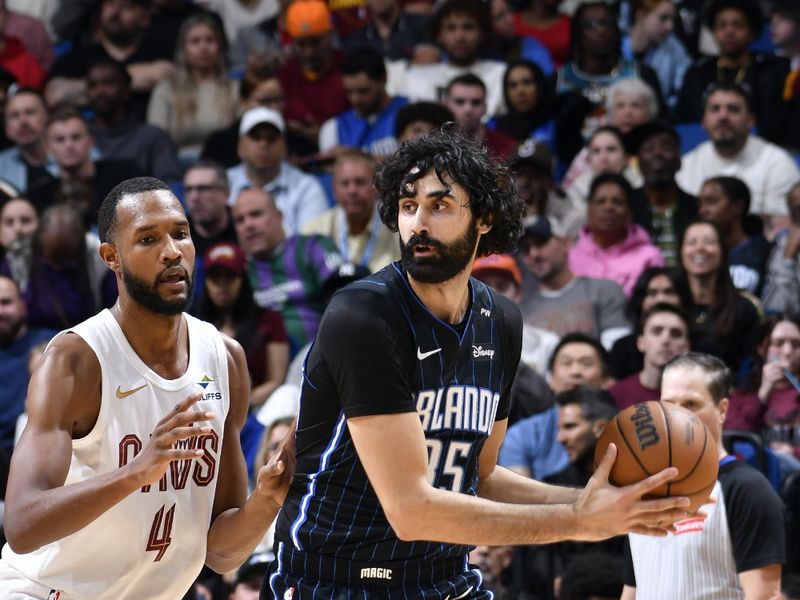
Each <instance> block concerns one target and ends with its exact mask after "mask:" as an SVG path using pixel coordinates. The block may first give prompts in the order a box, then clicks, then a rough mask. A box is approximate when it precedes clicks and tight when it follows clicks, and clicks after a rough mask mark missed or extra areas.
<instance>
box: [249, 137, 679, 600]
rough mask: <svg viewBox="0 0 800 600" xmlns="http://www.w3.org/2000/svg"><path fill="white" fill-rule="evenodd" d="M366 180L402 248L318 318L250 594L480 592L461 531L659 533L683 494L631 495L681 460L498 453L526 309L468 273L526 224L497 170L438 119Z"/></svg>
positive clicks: (481, 540)
mask: <svg viewBox="0 0 800 600" xmlns="http://www.w3.org/2000/svg"><path fill="white" fill-rule="evenodd" d="M376 186H377V188H378V191H379V193H380V197H381V199H380V205H379V210H380V215H381V218H382V220H383V222H384V223H385V224H386V225H387V226H389V227H390V228H391V229H393V230H394V231H399V234H400V244H401V256H402V259H401V261H400V262H397V263H393V264H391V265H389V266H388V267H386V268H384V269H383V270H381V271H379V272H378V273H375V274H374V275H371V276H369V277H367V278H366V279H362V280H360V281H359V282H356V283H354V284H352V285H350V286H348V287H346V288H344V289H343V290H341V291H339V292H338V293H337V294H336V295H335V296H334V297H333V298H332V300H331V302H330V304H329V306H328V308H327V310H326V312H325V315H324V317H323V319H322V323H321V325H320V329H319V333H318V334H317V338H316V341H315V343H314V345H313V347H312V348H311V351H310V352H309V355H308V357H307V359H306V364H305V370H304V380H303V391H302V400H301V408H300V417H299V422H298V426H297V469H296V474H295V478H294V480H293V483H292V486H291V489H290V491H289V495H288V496H287V499H286V502H285V503H284V507H283V510H282V512H281V513H280V515H279V518H278V524H277V532H276V536H275V537H276V541H277V554H276V555H277V559H276V561H275V562H274V563H273V564H272V566H271V569H270V572H269V573H268V575H267V577H266V579H265V580H264V584H263V587H262V593H261V597H262V598H277V599H284V600H292V599H295V600H296V599H298V598H299V599H302V600H306V599H322V598H326V599H327V598H392V599H394V598H427V599H439V600H455V599H456V598H491V593H490V592H488V591H484V590H482V589H481V575H480V572H479V571H478V570H477V569H471V568H470V567H469V566H468V564H467V559H466V556H467V552H468V551H469V549H470V546H472V545H475V544H487V545H499V544H538V543H549V542H555V541H560V540H564V539H579V540H599V539H603V538H607V537H611V536H613V535H618V534H622V533H625V532H628V531H638V532H643V533H653V534H665V533H666V531H667V529H666V528H665V527H664V526H663V525H659V524H663V523H670V524H671V523H674V522H675V521H677V520H679V519H680V518H682V517H683V516H685V514H686V513H685V508H683V507H685V506H686V505H687V504H688V500H687V499H680V498H672V499H663V500H652V501H643V500H642V495H643V494H645V493H646V492H647V491H648V490H650V489H652V488H654V487H656V486H658V485H660V484H661V483H663V482H664V481H666V480H668V479H670V478H672V477H674V476H675V475H676V470H675V469H667V470H665V471H662V472H661V473H659V474H657V475H654V476H652V477H650V478H648V479H647V480H645V481H644V482H641V483H640V484H637V485H634V486H631V487H627V488H615V487H612V486H610V485H609V484H608V473H609V470H610V468H611V465H612V464H613V461H614V457H615V450H614V449H613V448H612V449H611V450H610V451H609V453H608V454H607V455H606V457H605V458H604V460H603V461H602V463H601V465H600V467H599V468H598V470H597V473H596V475H595V476H594V477H593V478H592V480H591V481H590V482H589V484H588V485H587V486H586V488H585V489H583V490H578V489H568V488H561V487H556V486H550V485H545V484H542V483H539V482H536V481H534V480H531V479H527V478H525V477H522V476H518V475H516V474H514V473H512V472H510V471H508V470H506V469H503V468H501V467H499V466H497V465H496V460H497V453H498V450H499V448H500V444H501V442H502V440H503V436H504V434H505V430H506V417H507V415H508V411H509V389H510V387H511V382H512V380H513V378H514V374H515V372H516V368H517V363H518V362H519V358H520V346H521V317H520V313H519V311H518V310H517V307H516V306H514V305H513V304H512V303H511V302H510V301H508V300H507V299H505V298H504V297H502V296H501V295H499V294H496V293H494V292H493V291H492V290H491V289H490V288H488V287H486V286H485V285H483V284H482V283H480V282H479V281H477V280H475V279H471V278H470V272H471V269H472V262H473V260H474V259H475V256H476V254H477V255H481V256H482V255H486V254H490V253H494V252H508V251H511V250H512V249H513V248H514V247H515V245H516V242H517V239H518V238H519V236H520V233H521V231H522V226H521V220H522V217H523V213H524V210H525V209H524V206H523V204H522V203H521V202H520V200H519V199H518V197H517V194H516V190H515V188H514V186H513V184H512V182H511V177H510V176H509V173H508V172H507V170H506V169H505V168H501V167H499V166H498V165H496V164H495V163H493V162H492V161H491V160H490V159H488V158H487V155H486V152H485V151H484V150H483V149H482V148H481V147H480V146H479V145H478V144H477V143H475V142H474V141H472V140H471V139H468V138H466V137H465V136H463V135H462V134H459V133H457V132H456V131H455V130H453V129H451V128H449V127H445V128H444V129H443V130H442V131H439V132H434V133H432V134H428V135H426V136H424V137H422V138H420V139H418V140H416V141H413V142H407V143H405V144H404V145H403V146H402V148H401V149H400V150H399V151H398V152H397V153H396V154H395V155H394V156H393V157H392V158H390V159H389V160H387V161H386V162H385V163H384V164H383V165H382V166H381V168H380V170H379V173H378V175H377V176H376Z"/></svg>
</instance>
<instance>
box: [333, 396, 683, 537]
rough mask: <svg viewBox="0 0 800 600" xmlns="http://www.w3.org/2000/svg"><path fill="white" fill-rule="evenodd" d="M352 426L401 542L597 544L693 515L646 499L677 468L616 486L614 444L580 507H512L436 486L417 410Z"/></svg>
mask: <svg viewBox="0 0 800 600" xmlns="http://www.w3.org/2000/svg"><path fill="white" fill-rule="evenodd" d="M347 425H348V428H349V430H350V435H351V437H352V439H353V442H354V444H355V448H356V451H357V452H358V456H359V459H360V460H361V463H362V465H363V466H364V469H365V471H366V473H367V476H368V477H369V480H370V483H371V484H372V486H373V488H374V489H375V492H376V494H377V496H378V500H379V501H380V503H381V506H382V508H383V510H384V513H385V514H386V517H387V519H388V520H389V523H390V524H391V526H392V528H393V529H394V530H395V533H396V534H397V536H398V537H399V538H400V539H402V540H406V541H414V540H428V541H434V542H448V543H455V544H468V545H488V546H499V545H504V544H545V543H551V542H557V541H562V540H566V539H575V540H587V541H596V540H601V539H606V538H609V537H613V536H615V535H621V534H623V533H627V532H630V531H635V532H638V533H656V534H666V531H667V530H666V529H665V528H663V527H661V526H660V525H659V523H675V522H676V521H679V520H681V519H683V518H686V516H687V512H686V510H685V507H686V506H687V505H688V500H687V499H686V498H666V499H659V500H643V499H642V497H643V496H644V495H645V494H646V493H647V492H648V491H650V490H652V489H654V488H656V487H658V486H659V485H661V484H663V483H664V482H666V481H668V480H669V479H672V478H674V477H675V476H676V474H677V471H676V470H675V469H665V470H664V471H661V472H660V473H658V474H656V475H653V476H652V477H649V478H647V479H645V480H643V481H641V482H639V483H636V484H634V485H631V486H627V487H622V488H617V487H614V486H612V485H611V484H609V483H608V474H609V472H610V470H611V466H612V465H613V463H614V459H615V457H616V451H615V450H616V449H615V448H614V447H613V445H611V446H610V448H611V450H609V451H608V452H607V454H606V456H605V457H604V458H603V460H602V461H601V463H600V465H599V466H598V468H597V471H596V472H595V475H594V476H593V477H592V479H591V480H590V481H589V483H588V484H587V486H586V488H584V490H583V491H582V492H581V494H580V495H579V497H578V499H577V500H576V501H575V502H573V503H564V504H547V505H540V504H507V503H503V502H495V501H493V500H487V499H484V498H479V497H475V496H470V495H467V494H462V493H458V492H452V491H449V490H441V489H437V488H434V487H433V486H431V485H430V484H429V483H428V480H427V470H428V453H427V449H426V445H425V436H424V433H423V431H422V427H421V425H420V421H419V417H418V416H417V414H416V413H414V412H408V413H401V414H389V415H374V416H367V417H356V418H351V419H348V421H347ZM398 449H402V451H398Z"/></svg>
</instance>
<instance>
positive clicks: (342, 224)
mask: <svg viewBox="0 0 800 600" xmlns="http://www.w3.org/2000/svg"><path fill="white" fill-rule="evenodd" d="M374 171H375V161H374V160H373V158H372V157H371V156H369V155H368V154H365V153H363V152H362V151H360V150H347V151H345V152H343V153H342V154H341V155H340V156H339V157H338V158H337V159H336V162H335V163H334V170H333V195H334V197H335V198H336V203H337V205H336V206H335V207H334V208H332V209H330V210H329V211H327V212H325V213H323V214H322V215H320V216H319V217H317V218H316V219H314V220H313V221H311V222H309V223H308V224H307V225H306V226H305V227H304V228H303V230H302V232H303V233H304V234H306V235H310V234H321V235H326V236H328V237H329V238H331V240H333V241H334V242H335V243H336V245H337V248H338V250H339V253H340V254H341V255H342V258H343V259H344V260H345V262H350V263H353V264H355V265H358V266H364V267H367V268H368V269H369V270H370V271H371V272H373V273H374V272H375V271H378V270H379V269H381V268H383V267H385V266H386V265H388V264H389V263H391V262H392V261H395V260H398V259H399V258H400V246H399V245H398V243H397V236H396V235H395V234H394V233H392V232H391V231H390V230H389V229H388V228H387V227H386V226H385V225H383V223H381V220H380V217H379V216H378V212H377V211H376V210H375V204H376V200H377V191H376V190H375V187H374V186H373V185H372V178H373V175H374Z"/></svg>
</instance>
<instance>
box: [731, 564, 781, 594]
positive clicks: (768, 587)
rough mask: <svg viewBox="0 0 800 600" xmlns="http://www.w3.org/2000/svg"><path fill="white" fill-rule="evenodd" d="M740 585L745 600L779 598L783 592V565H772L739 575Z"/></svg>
mask: <svg viewBox="0 0 800 600" xmlns="http://www.w3.org/2000/svg"><path fill="white" fill-rule="evenodd" d="M739 585H741V586H742V590H744V598H745V600H770V599H771V598H779V597H780V591H781V565H780V564H771V565H766V566H763V567H760V568H758V569H751V570H749V571H743V572H742V573H739Z"/></svg>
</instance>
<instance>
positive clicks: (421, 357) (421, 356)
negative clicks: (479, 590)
mask: <svg viewBox="0 0 800 600" xmlns="http://www.w3.org/2000/svg"><path fill="white" fill-rule="evenodd" d="M441 351H442V349H441V348H437V349H436V350H431V351H430V352H423V351H422V348H420V347H419V346H417V358H418V359H419V360H425V359H426V358H428V357H429V356H433V355H434V354H436V353H437V352H441ZM453 600H455V598H453Z"/></svg>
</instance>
